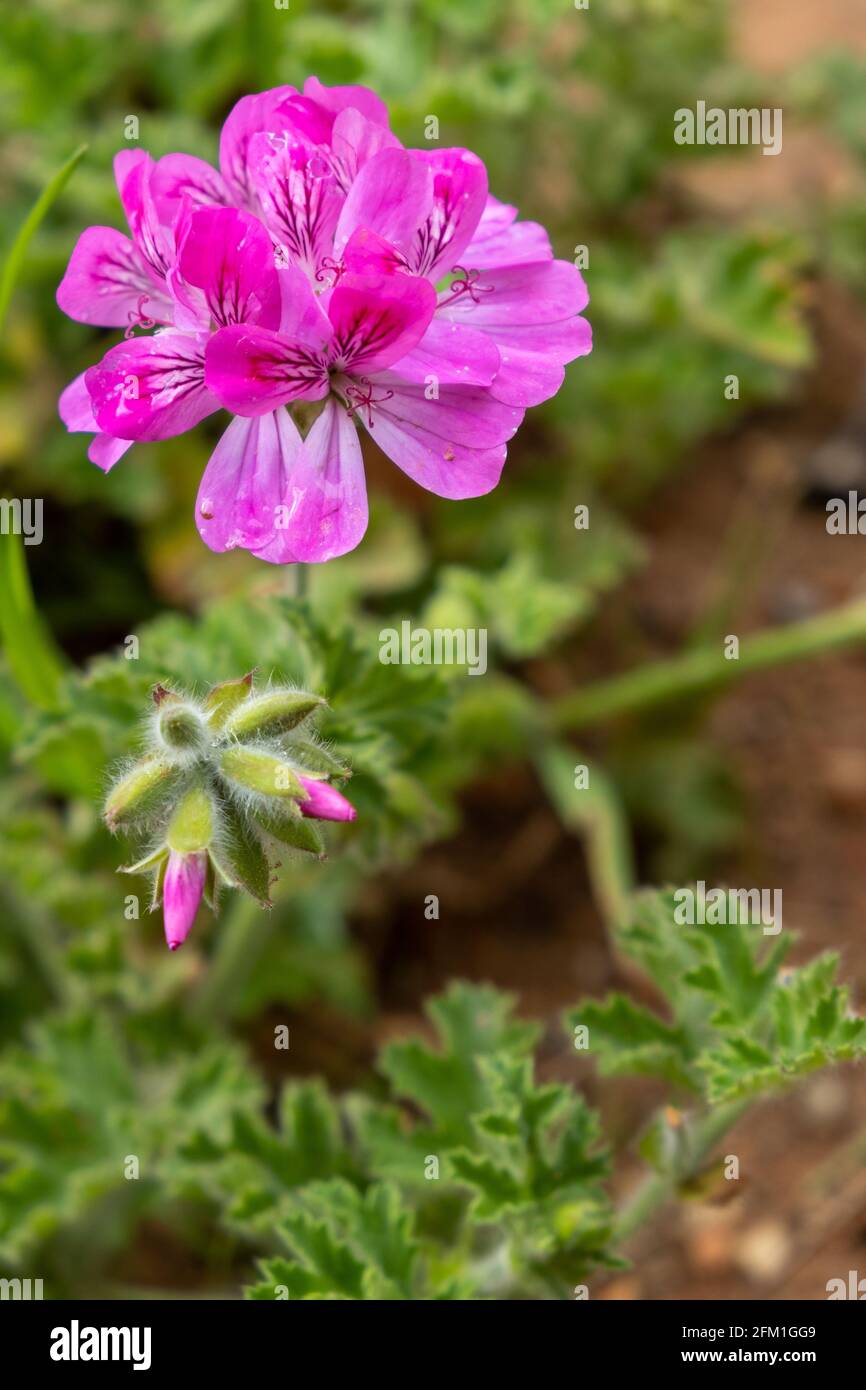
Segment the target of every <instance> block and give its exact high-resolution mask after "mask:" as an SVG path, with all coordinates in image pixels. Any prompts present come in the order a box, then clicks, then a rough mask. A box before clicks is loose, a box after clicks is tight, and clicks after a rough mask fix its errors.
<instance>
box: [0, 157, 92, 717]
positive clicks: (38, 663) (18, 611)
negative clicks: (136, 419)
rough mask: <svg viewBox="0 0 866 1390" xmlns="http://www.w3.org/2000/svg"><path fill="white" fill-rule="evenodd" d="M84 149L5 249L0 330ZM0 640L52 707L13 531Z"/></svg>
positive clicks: (3, 578)
mask: <svg viewBox="0 0 866 1390" xmlns="http://www.w3.org/2000/svg"><path fill="white" fill-rule="evenodd" d="M86 150H87V146H86V145H80V146H79V147H78V149H77V150H76V151H75V153H74V154H73V155H72V156H71V157H70V158H69V159H67V161H66V163H65V164H64V165H63V168H62V169H59V170H58V171H57V173H56V174H55V175H54V177H53V178H52V179H51V180H50V181H49V183H48V184H46V186H45V188H43V190H42V192H41V193H40V195H39V197H38V198H37V199H36V202H35V203H34V204H33V207H32V208H31V209H30V212H29V213H28V214H27V217H26V218H25V219H24V222H23V224H22V226H21V228H20V230H19V232H18V235H17V236H16V238H15V240H14V241H13V243H12V245H11V247H10V248H9V252H8V254H7V255H6V257H5V260H4V262H3V268H2V270H0V331H2V329H3V325H4V323H5V320H6V314H7V312H8V309H9V304H10V301H11V299H12V293H13V291H14V289H15V285H16V284H17V281H18V277H19V275H20V273H21V268H22V266H23V264H24V257H25V255H26V253H27V248H28V246H29V245H30V241H31V238H32V237H33V236H34V234H35V233H36V231H37V230H38V228H39V226H40V224H41V223H42V220H43V218H44V217H45V215H46V213H47V212H48V210H49V208H50V207H51V206H52V204H53V203H54V202H55V200H56V199H57V198H58V197H59V196H60V194H61V193H62V191H63V189H64V188H65V187H66V185H67V183H68V182H69V180H70V178H71V177H72V174H73V172H74V171H75V169H76V167H77V166H78V164H79V163H80V161H81V160H82V159H83V157H84V154H85V152H86ZM0 639H2V642H3V647H4V650H5V652H6V659H7V661H8V663H9V669H10V671H11V673H12V676H13V678H14V680H15V682H16V684H17V685H18V687H19V688H20V690H21V691H22V693H23V694H24V695H25V696H26V697H27V699H28V700H30V701H31V703H32V704H34V705H37V706H38V707H39V708H41V709H55V708H56V707H57V705H58V703H59V686H60V677H61V673H62V670H63V666H62V658H61V656H60V653H59V651H58V649H57V647H56V646H55V644H54V642H53V640H52V638H51V635H50V633H49V632H48V629H47V628H46V627H45V625H44V624H43V622H42V620H41V618H40V617H39V613H38V611H37V608H36V603H35V601H34V598H33V590H32V588H31V587H30V576H29V575H28V573H27V565H26V563H25V559H24V546H23V542H22V539H21V537H20V536H16V535H14V534H12V533H9V534H8V535H5V536H3V537H0Z"/></svg>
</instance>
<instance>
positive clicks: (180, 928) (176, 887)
mask: <svg viewBox="0 0 866 1390" xmlns="http://www.w3.org/2000/svg"><path fill="white" fill-rule="evenodd" d="M206 874H207V852H206V851H205V850H198V851H197V853H195V854H179V853H178V852H177V850H171V851H170V852H169V856H168V864H167V866H166V870H165V882H164V885H163V893H162V911H163V918H164V921H165V939H166V941H167V942H168V949H169V950H170V951H176V950H177V948H178V946H182V945H183V943H184V942H185V941H186V939H187V937H188V936H189V933H190V928H191V927H192V924H193V922H194V921H195V915H196V913H197V912H198V909H199V904H200V903H201V898H202V893H203V892H204V884H205V877H206Z"/></svg>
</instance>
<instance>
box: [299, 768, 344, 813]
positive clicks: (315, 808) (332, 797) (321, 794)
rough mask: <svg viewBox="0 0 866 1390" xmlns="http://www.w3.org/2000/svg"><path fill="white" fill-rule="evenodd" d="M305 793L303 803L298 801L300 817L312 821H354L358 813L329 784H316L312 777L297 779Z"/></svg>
mask: <svg viewBox="0 0 866 1390" xmlns="http://www.w3.org/2000/svg"><path fill="white" fill-rule="evenodd" d="M298 781H299V782H301V783H302V784H303V787H304V790H305V791H306V793H307V796H306V799H305V800H304V801H299V802H298V805H299V806H300V808H301V815H304V816H308V817H310V819H312V820H356V819H357V816H358V812H357V811H356V810H355V808H354V806H353V805H352V803H351V802H350V801H347V800H346V798H345V797H344V796H343V794H342V792H338V791H337V788H336V787H332V786H331V785H330V783H329V782H318V781H315V780H314V779H313V778H312V777H301V776H299V777H298Z"/></svg>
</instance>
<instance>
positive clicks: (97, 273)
mask: <svg viewBox="0 0 866 1390" xmlns="http://www.w3.org/2000/svg"><path fill="white" fill-rule="evenodd" d="M57 303H58V305H59V307H60V308H61V309H62V310H63V312H64V314H68V315H69V317H70V318H71V319H76V320H77V321H78V322H79V323H91V324H95V325H98V326H99V327H100V328H127V327H128V326H129V325H130V324H134V323H138V322H140V320H141V319H142V318H151V319H155V320H156V321H157V322H159V323H171V318H172V306H171V301H170V300H169V299H168V297H167V296H166V295H165V294H164V293H162V292H161V291H160V290H159V289H158V288H157V287H156V285H155V284H154V281H153V279H152V278H151V276H150V275H149V273H148V270H147V267H146V266H145V264H144V262H143V261H142V259H141V257H140V256H139V254H138V252H137V250H136V249H135V247H134V246H133V244H132V242H131V241H130V240H129V237H126V236H124V235H123V233H122V232H118V231H115V229H114V227H88V229H87V231H86V232H82V234H81V236H80V237H79V238H78V241H77V242H76V244H75V247H74V248H73V251H72V255H71V256H70V258H69V265H68V266H67V268H66V274H65V275H64V276H63V279H62V280H61V282H60V285H59V286H58V290H57Z"/></svg>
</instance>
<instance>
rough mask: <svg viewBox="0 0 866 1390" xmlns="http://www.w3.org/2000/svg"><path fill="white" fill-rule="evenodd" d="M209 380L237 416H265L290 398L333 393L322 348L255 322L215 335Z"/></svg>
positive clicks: (207, 359)
mask: <svg viewBox="0 0 866 1390" xmlns="http://www.w3.org/2000/svg"><path fill="white" fill-rule="evenodd" d="M205 380H206V382H207V385H208V388H209V390H210V391H212V392H213V393H214V395H215V396H216V398H217V399H218V400H219V402H220V404H221V405H223V406H225V408H226V410H230V411H232V413H233V414H234V415H266V414H268V412H270V411H272V410H276V409H277V407H278V406H281V405H285V404H286V402H287V401H296V400H308V401H318V400H321V399H322V397H323V396H325V395H327V393H328V369H327V366H326V364H325V362H324V360H323V358H322V356H321V354H320V353H319V352H318V351H317V350H315V349H310V348H309V347H307V346H305V345H304V344H303V343H301V342H300V341H298V340H297V339H295V338H289V337H286V336H285V335H283V334H281V333H272V332H271V331H270V330H269V329H267V328H258V327H257V326H256V325H255V324H245V325H243V326H236V327H233V328H222V329H220V331H219V332H218V333H214V334H213V336H212V337H211V338H210V340H209V341H208V344H207V353H206V357H205Z"/></svg>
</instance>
